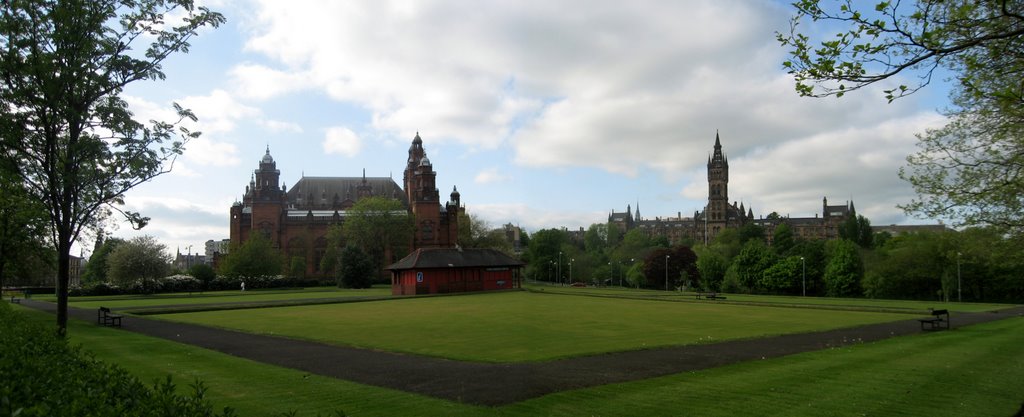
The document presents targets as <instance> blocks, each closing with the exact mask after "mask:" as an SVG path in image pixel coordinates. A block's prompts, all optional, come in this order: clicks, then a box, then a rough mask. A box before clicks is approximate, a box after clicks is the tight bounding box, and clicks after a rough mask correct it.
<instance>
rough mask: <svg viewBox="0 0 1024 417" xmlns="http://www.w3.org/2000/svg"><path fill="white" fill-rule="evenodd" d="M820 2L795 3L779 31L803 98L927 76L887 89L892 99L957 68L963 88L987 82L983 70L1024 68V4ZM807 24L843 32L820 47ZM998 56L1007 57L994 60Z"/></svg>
mask: <svg viewBox="0 0 1024 417" xmlns="http://www.w3.org/2000/svg"><path fill="white" fill-rule="evenodd" d="M821 3H822V2H821V1H820V0H799V1H797V2H795V3H793V7H795V8H796V16H794V17H793V18H792V19H791V20H790V31H789V33H788V34H783V33H776V38H777V39H778V40H779V42H780V43H781V44H782V45H783V46H784V47H786V48H789V57H790V59H789V60H788V61H786V62H784V63H783V66H784V67H785V68H787V69H789V71H790V72H791V73H792V74H793V75H794V76H795V77H796V81H797V84H796V89H797V92H799V93H800V94H801V95H804V96H814V97H821V96H833V95H834V96H837V97H841V96H843V94H844V93H846V92H848V91H854V90H858V89H860V88H863V87H866V86H868V85H872V84H875V83H878V82H881V81H884V80H888V79H890V78H893V77H895V76H896V75H898V74H902V73H906V72H914V71H917V72H920V74H919V75H918V80H917V83H916V84H914V85H909V86H908V85H900V86H898V87H895V88H892V89H889V90H885V94H886V98H888V99H889V100H890V101H891V100H894V99H897V98H899V97H903V96H906V95H908V94H913V93H914V92H916V91H918V90H919V89H921V88H922V87H924V86H927V85H928V84H929V83H930V82H931V81H932V75H933V74H934V73H935V71H937V70H939V69H941V68H945V69H949V70H952V71H953V72H954V73H955V74H956V75H955V76H956V78H957V79H958V80H959V81H960V84H961V85H964V86H978V87H977V88H981V86H985V85H987V84H986V83H985V82H984V81H985V78H983V76H984V74H978V73H977V72H978V71H980V70H995V69H996V67H995V65H998V64H1000V63H1009V64H1010V65H1011V67H1004V68H1009V69H1017V68H1020V66H1021V63H1020V62H1017V61H1015V60H1018V59H1019V57H1020V56H1021V52H1022V49H1021V47H1022V43H1021V37H1022V36H1024V25H1022V23H1024V4H1021V3H1019V2H1015V1H1006V0H1002V1H998V0H997V1H972V2H961V1H956V2H949V1H940V0H919V1H914V2H905V3H904V2H892V1H881V2H879V3H877V4H875V6H874V8H873V10H872V9H858V8H856V7H855V6H854V5H853V3H852V2H850V1H840V2H835V4H834V5H829V6H822V5H821ZM908 9H909V10H908ZM805 20H810V21H813V22H818V23H822V22H824V23H826V24H827V23H836V24H838V25H839V26H840V27H841V29H840V31H839V32H838V33H837V34H836V35H835V36H834V37H832V38H831V39H828V40H821V41H820V42H818V44H817V45H815V42H814V41H812V40H811V38H810V37H809V36H807V35H804V34H802V33H800V31H799V30H798V29H799V27H800V25H801V23H803V22H804V21H805ZM825 33H835V32H834V31H831V30H830V31H826V32H825ZM996 52H1001V53H1002V54H1004V56H1003V57H1002V58H1000V57H999V56H994V55H995V53H996ZM993 60H998V61H993ZM994 93H995V92H992V93H990V94H994Z"/></svg>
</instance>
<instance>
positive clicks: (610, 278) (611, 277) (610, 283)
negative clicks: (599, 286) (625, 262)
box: [608, 262, 615, 287]
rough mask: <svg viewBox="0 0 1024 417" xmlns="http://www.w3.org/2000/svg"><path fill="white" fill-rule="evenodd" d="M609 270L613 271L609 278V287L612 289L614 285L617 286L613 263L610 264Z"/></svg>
mask: <svg viewBox="0 0 1024 417" xmlns="http://www.w3.org/2000/svg"><path fill="white" fill-rule="evenodd" d="M608 269H611V271H612V272H611V274H609V277H608V286H609V287H610V286H612V285H615V269H614V268H612V263H611V262H608Z"/></svg>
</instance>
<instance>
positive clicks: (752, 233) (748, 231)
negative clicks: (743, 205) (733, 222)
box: [739, 223, 764, 245]
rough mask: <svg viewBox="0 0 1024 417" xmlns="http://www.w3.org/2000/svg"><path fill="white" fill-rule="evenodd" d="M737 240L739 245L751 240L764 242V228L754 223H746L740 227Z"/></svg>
mask: <svg viewBox="0 0 1024 417" xmlns="http://www.w3.org/2000/svg"><path fill="white" fill-rule="evenodd" d="M739 238H740V245H744V244H746V243H747V242H749V241H751V240H760V241H764V228H763V227H761V226H758V225H756V224H754V223H747V224H745V225H743V226H740V229H739Z"/></svg>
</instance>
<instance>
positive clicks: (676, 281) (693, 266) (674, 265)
mask: <svg viewBox="0 0 1024 417" xmlns="http://www.w3.org/2000/svg"><path fill="white" fill-rule="evenodd" d="M666 256H667V258H666ZM643 265H644V267H643V274H644V276H646V277H647V286H648V287H650V288H658V289H665V288H666V287H668V289H673V288H675V287H677V286H680V285H688V286H700V277H701V275H700V272H699V270H698V269H697V254H695V253H694V252H693V250H692V249H690V248H688V247H686V246H676V247H675V248H672V249H656V250H654V251H652V252H651V253H650V254H648V255H647V257H646V258H645V259H644V263H643ZM666 268H668V269H666ZM682 279H685V280H688V281H689V282H686V281H682Z"/></svg>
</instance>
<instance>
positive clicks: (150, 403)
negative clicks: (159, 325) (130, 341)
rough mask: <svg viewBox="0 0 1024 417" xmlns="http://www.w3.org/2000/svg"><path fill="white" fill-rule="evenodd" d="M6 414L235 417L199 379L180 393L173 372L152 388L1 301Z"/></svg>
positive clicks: (1, 407) (0, 386) (0, 405)
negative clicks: (213, 399) (214, 399)
mask: <svg viewBox="0 0 1024 417" xmlns="http://www.w3.org/2000/svg"><path fill="white" fill-rule="evenodd" d="M0 352H3V355H0V375H3V376H4V377H3V378H0V398H2V399H3V401H0V414H2V415H9V416H22V417H33V416H40V417H42V416H46V417H51V416H53V417H60V416H69V417H70V416H86V415H88V416H111V417H114V416H166V417H177V416H202V417H209V416H232V415H234V412H233V411H232V410H231V409H227V408H225V409H224V410H223V411H222V412H220V413H217V412H215V411H214V409H213V406H212V405H210V403H209V401H208V400H206V398H205V395H206V391H207V389H206V386H205V385H204V384H203V383H202V382H200V381H198V380H197V381H196V382H195V384H193V385H192V386H191V393H189V394H184V395H183V394H179V393H178V390H177V389H176V388H175V385H174V383H173V382H172V380H171V376H170V375H167V377H166V379H163V380H158V381H157V382H156V383H155V384H154V385H153V386H152V387H147V386H146V385H145V384H143V383H142V382H140V381H139V380H138V378H135V377H134V376H132V375H131V374H130V373H128V371H126V370H124V369H122V368H120V367H118V366H116V365H109V364H106V363H103V362H101V361H99V360H96V359H95V358H93V357H92V356H89V355H86V354H84V353H82V351H81V350H80V349H79V348H78V347H72V346H70V345H69V344H68V342H67V341H66V340H65V339H63V338H60V337H57V336H56V335H55V333H54V332H53V331H52V329H49V328H47V327H45V326H42V325H40V324H39V323H38V322H32V321H29V320H26V319H25V317H24V316H22V315H21V314H19V313H16V312H13V311H11V308H10V306H8V305H6V304H4V303H0Z"/></svg>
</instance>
